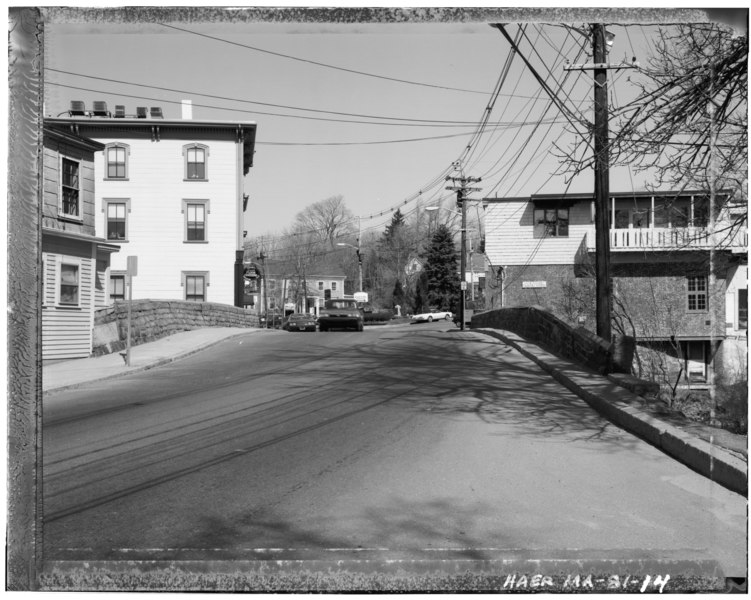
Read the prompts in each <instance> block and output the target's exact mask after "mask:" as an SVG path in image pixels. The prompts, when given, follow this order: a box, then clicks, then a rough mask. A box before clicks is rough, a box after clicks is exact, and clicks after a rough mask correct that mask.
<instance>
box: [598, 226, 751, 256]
mask: <svg viewBox="0 0 751 600" xmlns="http://www.w3.org/2000/svg"><path fill="white" fill-rule="evenodd" d="M713 238H714V239H713ZM595 240H596V236H595V229H594V227H592V228H591V231H589V232H587V235H586V245H587V250H588V251H590V252H594V250H595V248H596V243H595ZM712 248H714V249H715V250H718V249H722V250H731V251H732V252H734V253H743V252H747V250H748V230H747V229H746V228H745V227H743V228H738V227H722V226H719V227H718V228H717V230H716V231H715V233H714V235H713V236H712V235H710V233H709V230H708V229H706V228H699V227H685V228H678V227H675V228H674V227H671V228H646V227H644V228H636V227H635V228H628V229H625V228H624V229H611V230H610V251H611V252H633V251H636V250H651V251H668V250H672V251H675V250H710V249H712Z"/></svg>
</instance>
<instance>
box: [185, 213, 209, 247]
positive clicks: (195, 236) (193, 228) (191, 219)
mask: <svg viewBox="0 0 751 600" xmlns="http://www.w3.org/2000/svg"><path fill="white" fill-rule="evenodd" d="M187 212H188V217H187V220H188V225H187V226H188V231H187V236H186V237H187V239H188V241H204V240H205V237H206V233H205V232H206V218H205V215H206V207H205V206H204V205H203V204H188V206H187Z"/></svg>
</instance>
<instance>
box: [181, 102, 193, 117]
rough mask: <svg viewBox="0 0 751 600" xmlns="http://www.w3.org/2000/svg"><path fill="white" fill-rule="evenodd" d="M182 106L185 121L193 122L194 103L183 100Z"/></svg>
mask: <svg viewBox="0 0 751 600" xmlns="http://www.w3.org/2000/svg"><path fill="white" fill-rule="evenodd" d="M182 106H183V119H185V120H187V121H189V120H191V119H192V118H193V101H192V100H183V101H182Z"/></svg>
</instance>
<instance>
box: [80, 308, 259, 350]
mask: <svg viewBox="0 0 751 600" xmlns="http://www.w3.org/2000/svg"><path fill="white" fill-rule="evenodd" d="M204 327H258V315H256V314H255V313H251V312H249V311H247V310H245V309H242V308H238V307H236V306H229V305H227V304H216V303H213V302H185V301H181V300H133V304H132V306H131V336H130V337H131V344H132V345H134V346H135V345H138V344H144V343H146V342H152V341H154V340H157V339H159V338H162V337H166V336H168V335H171V334H173V333H177V332H180V331H190V330H192V329H201V328H204ZM127 337H128V303H127V302H115V303H114V304H113V305H112V306H107V307H106V308H102V309H100V310H98V311H96V313H95V315H94V342H93V352H92V354H93V355H94V356H100V355H102V354H110V353H112V352H118V351H120V350H122V349H124V348H125V347H126V346H127Z"/></svg>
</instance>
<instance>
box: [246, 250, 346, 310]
mask: <svg viewBox="0 0 751 600" xmlns="http://www.w3.org/2000/svg"><path fill="white" fill-rule="evenodd" d="M335 256H337V254H335ZM336 263H337V260H336V258H334V259H331V258H330V259H325V258H324V259H321V258H318V259H315V258H312V259H310V261H309V262H307V263H305V264H304V265H298V264H293V263H290V262H289V261H281V260H274V259H266V260H264V261H263V262H262V263H261V262H258V261H256V262H252V263H249V264H252V272H253V276H252V277H251V280H250V281H249V286H248V292H247V295H248V297H249V298H250V299H252V301H253V306H255V307H257V309H258V311H259V312H265V311H267V310H268V311H278V312H287V313H290V312H309V313H313V314H318V310H319V308H322V307H323V303H324V301H325V299H326V298H343V297H344V296H345V293H344V285H345V281H346V280H347V276H346V274H345V273H344V270H343V269H342V267H340V266H338V265H337V264H336ZM256 274H257V276H256Z"/></svg>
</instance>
